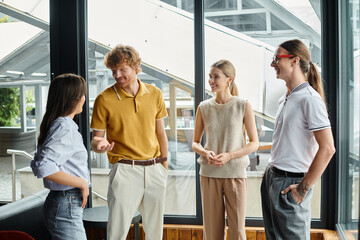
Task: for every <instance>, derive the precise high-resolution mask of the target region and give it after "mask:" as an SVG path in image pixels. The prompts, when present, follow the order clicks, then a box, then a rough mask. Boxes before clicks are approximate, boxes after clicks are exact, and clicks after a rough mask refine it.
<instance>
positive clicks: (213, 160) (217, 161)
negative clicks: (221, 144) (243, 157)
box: [206, 151, 231, 167]
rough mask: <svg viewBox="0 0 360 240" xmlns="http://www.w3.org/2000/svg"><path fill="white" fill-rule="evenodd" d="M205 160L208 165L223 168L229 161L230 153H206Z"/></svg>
mask: <svg viewBox="0 0 360 240" xmlns="http://www.w3.org/2000/svg"><path fill="white" fill-rule="evenodd" d="M206 159H207V161H208V164H209V165H214V166H217V167H221V166H223V165H224V164H225V163H227V162H228V161H230V160H231V154H230V153H220V154H218V155H216V154H215V153H214V152H213V151H206Z"/></svg>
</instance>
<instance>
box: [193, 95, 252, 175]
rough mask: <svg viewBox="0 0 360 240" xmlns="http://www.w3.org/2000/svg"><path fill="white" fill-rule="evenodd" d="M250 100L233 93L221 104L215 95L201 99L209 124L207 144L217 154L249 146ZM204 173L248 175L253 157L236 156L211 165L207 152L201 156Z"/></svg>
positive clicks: (202, 108)
mask: <svg viewBox="0 0 360 240" xmlns="http://www.w3.org/2000/svg"><path fill="white" fill-rule="evenodd" d="M245 103H246V101H245V100H243V99H241V98H239V97H236V96H233V97H232V98H231V99H230V101H228V102H227V103H225V104H218V103H217V102H216V101H215V98H212V99H209V100H205V101H203V102H201V103H200V105H199V106H200V111H201V115H202V119H203V122H204V125H205V136H206V143H205V146H204V148H205V149H206V150H211V151H213V152H215V154H220V153H225V152H234V151H236V150H238V149H240V148H242V147H244V146H245V144H246V142H245V138H244V112H245ZM197 161H198V163H200V165H201V167H200V175H202V176H205V177H213V178H246V168H247V166H248V165H249V163H250V161H249V157H248V156H247V155H246V156H243V157H240V158H234V159H232V160H230V161H229V162H227V163H226V164H225V165H223V166H222V167H216V166H213V165H209V164H208V163H207V159H206V158H205V157H203V156H200V157H199V158H198V160H197Z"/></svg>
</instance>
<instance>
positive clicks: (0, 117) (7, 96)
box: [0, 88, 20, 126]
mask: <svg viewBox="0 0 360 240" xmlns="http://www.w3.org/2000/svg"><path fill="white" fill-rule="evenodd" d="M19 115H20V89H19V88H0V126H14V125H15V119H16V118H17V117H19Z"/></svg>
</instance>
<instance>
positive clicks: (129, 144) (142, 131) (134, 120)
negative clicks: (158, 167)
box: [91, 80, 167, 163]
mask: <svg viewBox="0 0 360 240" xmlns="http://www.w3.org/2000/svg"><path fill="white" fill-rule="evenodd" d="M138 82H139V90H138V93H137V94H136V96H135V97H134V96H132V95H130V94H128V93H126V92H125V91H124V90H123V89H122V88H121V87H120V86H119V85H117V84H116V83H115V84H114V85H113V86H110V87H109V88H107V89H105V90H104V91H103V92H102V93H100V94H99V95H98V96H97V97H96V99H95V102H94V108H93V114H92V120H91V128H92V129H93V130H100V131H106V137H107V140H108V141H109V142H110V143H111V142H114V143H115V145H114V148H113V149H112V150H111V151H107V154H108V158H109V161H110V163H116V162H118V161H119V160H121V159H123V158H125V159H130V160H145V159H151V158H154V157H157V156H159V155H160V145H159V142H158V139H157V136H156V120H157V119H161V118H164V117H166V116H167V112H166V108H165V102H164V99H163V96H162V93H161V91H160V89H158V88H157V87H155V86H153V85H151V84H146V83H142V82H141V81H140V80H138Z"/></svg>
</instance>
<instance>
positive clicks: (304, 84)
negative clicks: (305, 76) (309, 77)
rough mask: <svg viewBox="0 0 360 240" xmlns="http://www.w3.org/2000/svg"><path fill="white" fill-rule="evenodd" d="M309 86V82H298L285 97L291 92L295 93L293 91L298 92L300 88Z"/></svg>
mask: <svg viewBox="0 0 360 240" xmlns="http://www.w3.org/2000/svg"><path fill="white" fill-rule="evenodd" d="M308 86H310V84H309V82H303V83H300V84H299V85H297V86H296V87H295V88H294V89H293V90H292V91H291V92H290V93H289V95H287V97H290V95H291V94H293V93H295V92H298V91H300V90H301V89H303V88H306V87H308Z"/></svg>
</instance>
